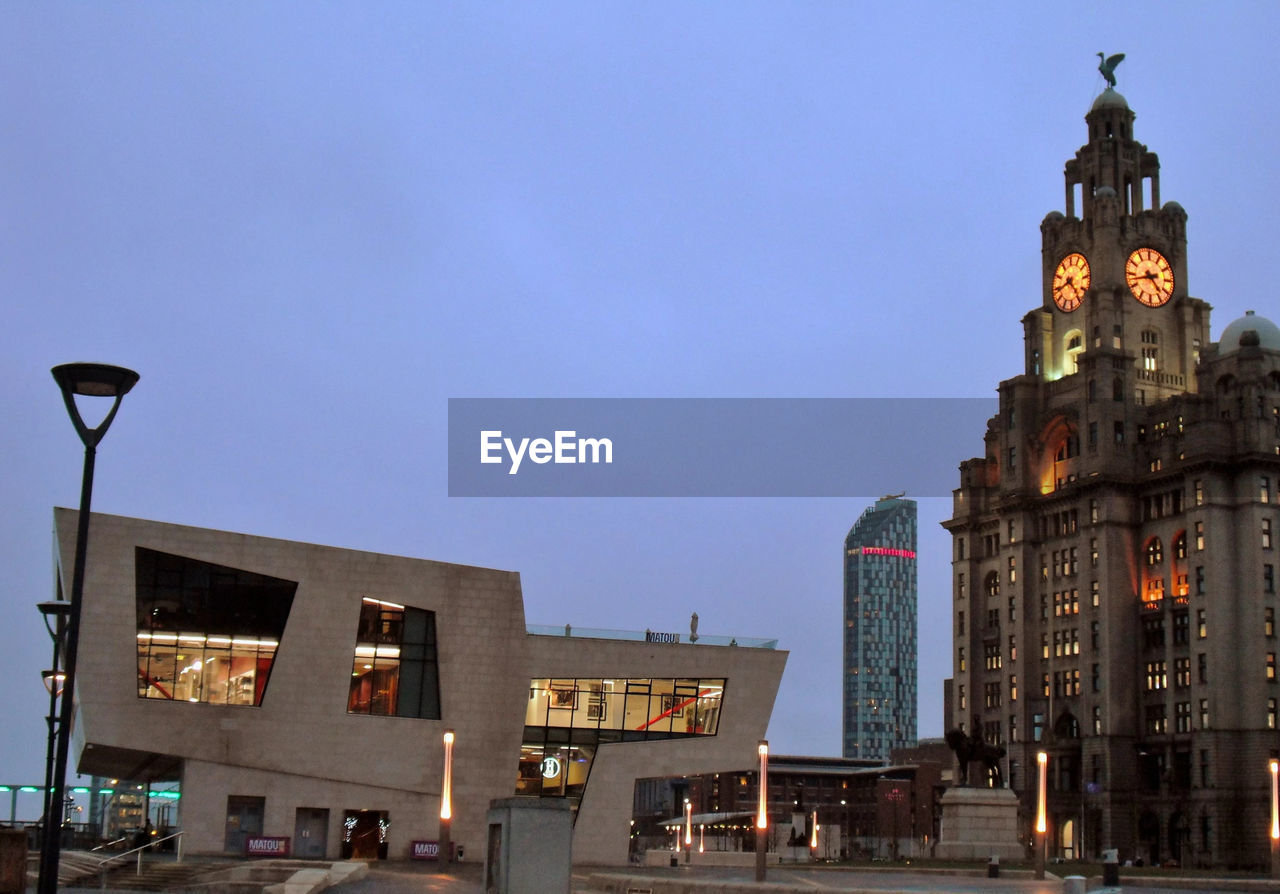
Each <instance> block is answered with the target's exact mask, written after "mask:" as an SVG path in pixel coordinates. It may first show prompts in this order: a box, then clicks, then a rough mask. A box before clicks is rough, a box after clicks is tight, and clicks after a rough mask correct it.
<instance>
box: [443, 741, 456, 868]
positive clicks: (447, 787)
mask: <svg viewBox="0 0 1280 894" xmlns="http://www.w3.org/2000/svg"><path fill="white" fill-rule="evenodd" d="M452 860H453V730H451V729H447V730H445V731H444V781H443V782H442V783H441V784H440V863H441V865H447V864H449V863H450V862H452Z"/></svg>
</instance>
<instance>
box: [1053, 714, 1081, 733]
mask: <svg viewBox="0 0 1280 894" xmlns="http://www.w3.org/2000/svg"><path fill="white" fill-rule="evenodd" d="M1053 734H1054V735H1055V736H1057V737H1058V738H1059V739H1078V738H1080V721H1078V720H1076V715H1074V714H1072V713H1071V712H1070V711H1064V712H1063V714H1062V716H1061V717H1059V718H1058V722H1057V723H1055V724H1054V725H1053Z"/></svg>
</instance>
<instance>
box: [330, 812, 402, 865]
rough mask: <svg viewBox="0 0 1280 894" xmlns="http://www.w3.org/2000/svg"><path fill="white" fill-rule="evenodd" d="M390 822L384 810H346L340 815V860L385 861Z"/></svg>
mask: <svg viewBox="0 0 1280 894" xmlns="http://www.w3.org/2000/svg"><path fill="white" fill-rule="evenodd" d="M390 825H391V822H390V819H389V818H388V816H387V812H386V811H385V810H347V811H344V812H343V814H342V859H344V860H385V859H387V830H388V828H389V827H390Z"/></svg>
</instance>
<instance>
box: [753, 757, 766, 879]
mask: <svg viewBox="0 0 1280 894" xmlns="http://www.w3.org/2000/svg"><path fill="white" fill-rule="evenodd" d="M756 753H757V754H759V755H760V795H759V799H758V801H757V803H756V881H758V882H762V881H764V877H765V854H766V852H767V851H768V849H769V741H768V740H767V739H761V740H760V744H759V745H757V746H756Z"/></svg>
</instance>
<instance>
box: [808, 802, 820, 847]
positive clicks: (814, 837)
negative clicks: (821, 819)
mask: <svg viewBox="0 0 1280 894" xmlns="http://www.w3.org/2000/svg"><path fill="white" fill-rule="evenodd" d="M817 846H818V811H817V810H815V811H814V812H813V832H812V833H811V834H810V835H809V847H811V848H817Z"/></svg>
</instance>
